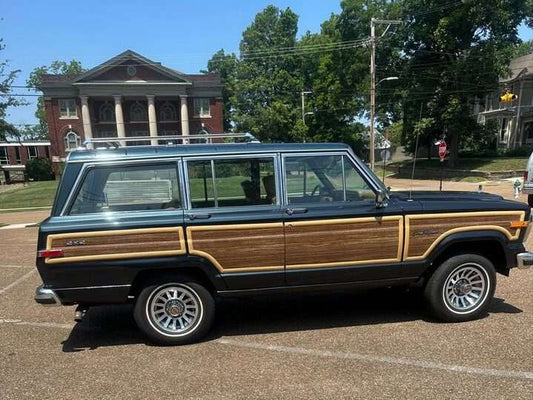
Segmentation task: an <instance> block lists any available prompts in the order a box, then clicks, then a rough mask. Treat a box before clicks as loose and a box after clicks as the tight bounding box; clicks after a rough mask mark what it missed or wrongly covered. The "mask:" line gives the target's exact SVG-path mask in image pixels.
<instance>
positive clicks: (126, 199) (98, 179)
mask: <svg viewBox="0 0 533 400" xmlns="http://www.w3.org/2000/svg"><path fill="white" fill-rule="evenodd" d="M178 208H181V199H180V189H179V181H178V174H177V168H176V164H167V165H141V166H105V167H95V168H91V169H90V170H89V171H88V172H87V174H86V175H85V178H84V180H83V183H82V185H81V188H80V190H79V191H78V193H77V195H76V197H75V200H74V202H73V205H72V207H71V209H70V215H78V214H89V213H101V212H111V211H142V210H167V209H178Z"/></svg>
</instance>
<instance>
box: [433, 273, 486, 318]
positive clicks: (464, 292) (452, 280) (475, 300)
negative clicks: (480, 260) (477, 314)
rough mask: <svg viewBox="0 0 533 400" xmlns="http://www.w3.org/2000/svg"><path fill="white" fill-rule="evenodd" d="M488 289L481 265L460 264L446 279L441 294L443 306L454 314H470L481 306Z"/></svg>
mask: <svg viewBox="0 0 533 400" xmlns="http://www.w3.org/2000/svg"><path fill="white" fill-rule="evenodd" d="M489 288H490V280H489V276H488V274H487V272H486V271H485V269H484V268H483V267H482V266H481V265H479V264H476V263H467V264H462V265H460V266H458V267H457V268H455V269H454V270H453V271H452V272H451V273H450V275H448V278H447V279H446V282H445V284H444V287H443V293H442V295H443V299H444V304H445V305H446V307H447V308H448V309H449V310H450V311H452V312H454V313H456V314H467V313H471V312H473V311H474V310H476V309H477V308H479V307H480V306H481V305H482V304H483V302H484V301H485V299H486V298H487V294H488V293H489Z"/></svg>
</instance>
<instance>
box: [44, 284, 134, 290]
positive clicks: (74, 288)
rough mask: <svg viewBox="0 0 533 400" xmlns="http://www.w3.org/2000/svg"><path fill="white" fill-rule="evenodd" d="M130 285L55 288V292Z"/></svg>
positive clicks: (115, 286)
mask: <svg viewBox="0 0 533 400" xmlns="http://www.w3.org/2000/svg"><path fill="white" fill-rule="evenodd" d="M130 286H131V285H104V286H80V287H69V288H55V289H54V290H56V291H61V290H87V289H88V290H90V289H114V288H121V287H130Z"/></svg>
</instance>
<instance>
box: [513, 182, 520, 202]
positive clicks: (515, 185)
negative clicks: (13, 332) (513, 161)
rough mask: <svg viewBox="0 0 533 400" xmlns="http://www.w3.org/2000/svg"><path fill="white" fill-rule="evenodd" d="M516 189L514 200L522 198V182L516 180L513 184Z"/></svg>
mask: <svg viewBox="0 0 533 400" xmlns="http://www.w3.org/2000/svg"><path fill="white" fill-rule="evenodd" d="M513 187H514V198H515V199H517V198H518V197H519V196H520V192H521V190H522V183H521V182H520V179H516V180H515V181H514V183H513Z"/></svg>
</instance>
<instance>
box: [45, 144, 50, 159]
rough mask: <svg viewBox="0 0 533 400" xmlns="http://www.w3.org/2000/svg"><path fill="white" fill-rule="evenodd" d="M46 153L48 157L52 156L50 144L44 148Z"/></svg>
mask: <svg viewBox="0 0 533 400" xmlns="http://www.w3.org/2000/svg"><path fill="white" fill-rule="evenodd" d="M44 154H45V156H46V158H50V149H49V148H48V146H46V147H45V148H44Z"/></svg>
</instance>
